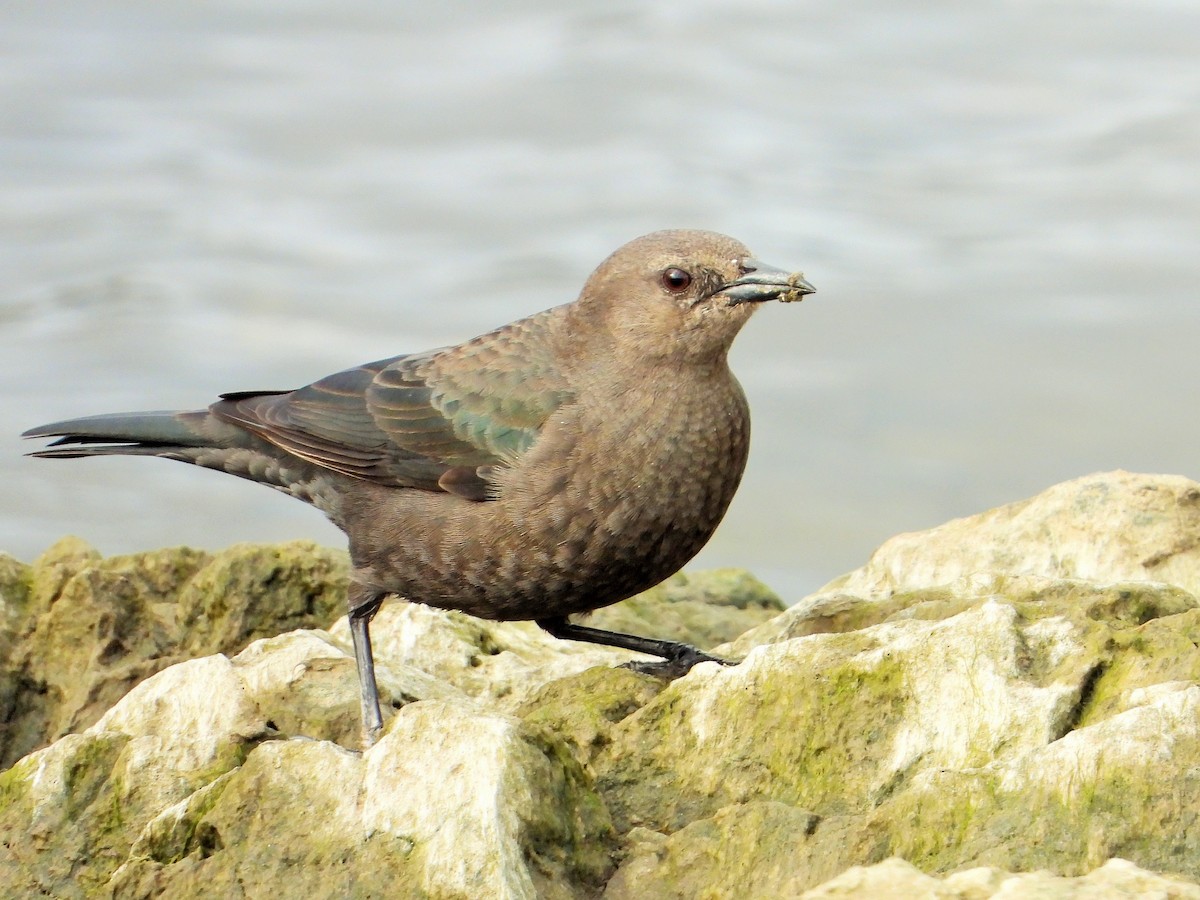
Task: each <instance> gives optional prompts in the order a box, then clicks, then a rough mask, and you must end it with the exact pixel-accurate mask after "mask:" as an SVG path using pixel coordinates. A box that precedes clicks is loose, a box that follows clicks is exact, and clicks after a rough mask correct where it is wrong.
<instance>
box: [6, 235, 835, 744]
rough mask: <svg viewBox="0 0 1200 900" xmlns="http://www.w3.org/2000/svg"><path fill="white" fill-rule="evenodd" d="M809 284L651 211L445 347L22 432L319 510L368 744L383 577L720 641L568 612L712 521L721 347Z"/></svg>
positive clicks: (728, 390)
mask: <svg viewBox="0 0 1200 900" xmlns="http://www.w3.org/2000/svg"><path fill="white" fill-rule="evenodd" d="M812 291H813V288H812V287H811V286H810V285H809V284H808V282H807V281H805V280H804V278H803V276H802V275H800V274H799V273H795V274H789V273H787V272H784V271H782V270H780V269H776V268H773V267H771V266H768V265H765V264H763V263H761V262H759V261H758V260H756V259H754V258H753V257H752V256H751V255H750V252H749V251H748V250H747V249H746V247H744V246H743V245H742V244H740V243H738V242H737V241H735V240H733V239H732V238H728V237H725V236H723V235H719V234H714V233H711V232H705V231H660V232H656V233H654V234H650V235H646V236H645V237H641V238H638V239H637V240H634V241H631V242H630V243H628V244H626V245H625V246H623V247H621V248H620V249H619V250H617V251H616V252H615V253H613V254H612V256H610V257H609V258H608V259H606V260H605V261H604V262H603V263H601V264H600V267H599V268H597V269H596V271H595V272H593V273H592V275H591V277H590V278H589V279H588V280H587V283H586V284H585V285H584V287H583V291H582V293H581V294H580V295H579V298H578V299H577V300H575V301H574V302H573V303H568V304H566V305H564V306H559V307H555V308H554V309H549V310H546V311H545V312H541V313H538V314H536V315H533V316H530V317H529V318H526V319H521V320H519V321H517V322H513V323H512V324H510V325H505V326H504V327H502V328H498V329H496V330H495V331H492V332H489V333H488V334H485V335H482V336H481V337H477V338H475V339H473V340H470V341H467V342H466V343H463V344H459V345H457V346H454V347H444V348H441V349H438V350H430V351H428V352H425V353H418V354H412V355H408V356H397V357H393V358H391V359H385V360H381V361H379V362H373V363H367V364H366V365H362V366H359V367H358V368H355V369H349V370H347V371H344V372H339V373H337V374H336V375H330V376H329V377H327V378H323V379H321V380H320V381H317V382H315V383H313V384H310V385H308V386H307V387H303V388H300V389H298V390H294V391H243V392H238V393H232V394H223V395H221V399H220V400H218V401H217V402H216V403H214V404H212V406H210V407H208V409H206V410H198V411H188V412H154V413H118V414H113V415H102V416H92V417H87V418H82V419H72V420H69V421H65V422H56V423H53V424H50V425H42V426H40V427H37V428H33V429H30V430H29V431H27V432H25V436H26V437H57V438H58V440H56V441H54V442H53V443H52V444H50V445H49V447H50V449H45V450H41V451H38V452H36V453H33V454H31V455H32V456H41V457H52V458H70V457H80V456H105V455H111V454H132V455H141V456H161V457H164V458H167V459H177V460H181V461H183V462H189V463H194V464H196V465H199V466H204V467H207V468H212V469H219V470H221V471H223V472H228V473H229V474H231V475H237V476H240V477H242V478H248V479H250V480H252V481H257V482H261V483H263V484H266V485H269V486H271V487H274V488H277V489H278V490H281V491H283V492H285V493H288V494H291V495H292V496H293V497H296V498H298V499H300V500H303V501H305V502H306V503H311V504H312V505H314V506H316V507H317V508H318V509H320V510H321V511H322V512H324V513H325V514H326V515H327V516H328V517H329V519H330V520H331V521H333V522H334V524H336V525H337V526H338V527H339V528H341V529H342V530H343V531H345V532H346V534H347V536H348V538H349V543H350V558H351V561H352V571H351V578H350V587H349V596H348V605H349V618H350V632H351V635H352V636H353V640H354V654H355V658H356V661H357V663H358V671H359V680H360V687H361V697H362V716H363V729H364V739H365V741H366V743H367V745H370V744H371V743H373V742H374V740H375V739H376V738H377V737H378V735H379V733H380V730H381V728H382V718H381V716H380V710H379V698H378V690H377V688H376V684H375V671H374V663H373V660H372V655H371V639H370V632H369V624H370V621H371V618H372V617H373V616H374V615H375V613H376V612H377V611H378V610H379V607H380V605H381V604H382V603H383V601H384V599H385V598H386V597H387V596H388V595H390V594H396V595H399V596H401V597H404V598H405V599H407V600H411V601H418V602H420V603H426V604H429V605H430V606H436V607H439V608H442V609H459V610H462V611H464V612H467V613H470V614H471V615H474V616H479V617H482V618H486V619H500V620H514V619H533V620H534V621H536V622H537V623H538V625H540V626H541V627H542V628H544V629H545V630H546V631H548V632H549V633H550V634H552V635H554V636H555V637H558V638H565V639H570V640H578V641H590V642H594V643H598V644H608V645H611V646H616V647H622V648H625V649H627V650H633V651H637V652H640V653H646V654H650V655H652V656H658V657H661V658H662V659H663V660H664V662H661V663H655V664H641V665H640V666H638V668H640V669H641V670H643V671H651V670H653V671H657V672H660V673H662V674H666V675H669V676H675V675H679V674H682V673H684V672H686V671H687V670H688V669H690V668H691V666H693V665H694V664H696V663H697V662H702V661H716V662H723V661H722V660H716V659H715V658H714V657H711V656H709V655H707V654H705V653H703V652H701V651H699V650H697V649H696V648H695V647H691V646H689V645H687V644H681V643H676V642H672V641H662V640H653V639H650V638H644V637H638V636H636V635H627V634H620V633H617V632H610V631H603V630H600V629H597V628H588V627H585V626H582V625H578V624H575V623H572V622H570V621H569V620H568V617H569V616H571V615H572V614H575V613H581V612H585V611H588V610H593V609H597V608H599V607H602V606H607V605H609V604H611V603H616V602H618V601H620V600H624V599H625V598H626V597H630V596H632V595H634V594H636V593H638V592H640V591H643V590H645V589H647V588H649V587H652V586H653V585H655V584H657V583H658V582H660V581H662V580H663V579H664V578H666V577H667V576H669V575H671V574H672V573H674V572H675V571H677V570H678V569H679V568H680V567H681V566H683V564H684V563H686V562H687V561H688V560H689V559H691V558H692V557H693V556H694V555H695V554H696V553H697V551H699V550H700V548H701V547H703V546H704V544H705V542H707V541H708V539H709V537H710V536H711V535H712V533H713V531H714V529H715V528H716V527H717V524H718V523H719V522H720V521H721V518H722V516H724V514H725V510H726V508H727V507H728V506H729V502H730V500H732V499H733V494H734V491H735V490H736V489H737V486H738V482H739V481H740V480H741V477H742V470H743V469H744V468H745V465H746V455H747V451H748V448H749V437H750V416H749V410H748V408H747V405H746V398H745V395H744V394H743V393H742V389H741V387H740V386H739V385H738V383H737V380H736V379H735V378H734V377H733V373H732V372H730V370H729V365H728V362H727V358H726V357H727V353H728V350H729V347H730V345H731V344H732V342H733V339H734V337H735V336H736V335H737V333H738V332H739V331H740V330H741V328H742V326H743V325H745V324H746V321H747V320H748V319H749V318H750V316H751V314H752V313H753V312H754V311H755V310H756V309H757V308H758V304H759V303H761V302H762V301H767V300H772V299H782V300H798V299H800V297H801V296H802V295H804V294H809V293H812Z"/></svg>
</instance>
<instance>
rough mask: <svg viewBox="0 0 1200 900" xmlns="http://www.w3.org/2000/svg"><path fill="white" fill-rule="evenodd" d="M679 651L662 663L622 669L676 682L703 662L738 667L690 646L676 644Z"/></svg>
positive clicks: (623, 667)
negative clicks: (675, 680)
mask: <svg viewBox="0 0 1200 900" xmlns="http://www.w3.org/2000/svg"><path fill="white" fill-rule="evenodd" d="M675 647H676V648H677V649H675V650H674V652H672V654H671V656H670V657H668V658H667V659H664V660H662V661H661V662H659V661H655V662H627V663H625V664H624V665H623V666H621V668H622V669H631V670H632V671H634V672H638V673H640V674H642V675H653V676H654V677H655V678H666V679H668V680H674V679H676V678H681V677H683V676H684V675H686V674H687V673H688V672H690V671H691V670H692V666H694V665H696V664H697V663H702V662H715V663H720V664H721V665H723V666H736V665H737V663H736V662H734V661H732V660H728V659H721V658H720V657H719V656H710V655H709V654H707V653H705V652H704V651H703V650H697V649H696V648H695V647H693V646H691V645H689V644H676V645H675Z"/></svg>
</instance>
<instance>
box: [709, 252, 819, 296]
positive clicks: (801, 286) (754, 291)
mask: <svg viewBox="0 0 1200 900" xmlns="http://www.w3.org/2000/svg"><path fill="white" fill-rule="evenodd" d="M742 268H743V269H745V270H746V274H745V275H742V276H741V277H740V278H736V279H734V280H733V281H731V282H729V284H727V285H725V287H723V288H721V289H720V290H719V291H717V293H718V294H720V295H721V296H723V297H728V298H729V305H730V306H736V305H737V304H739V303H762V302H763V301H765V300H774V299H776V298H779V299H780V300H782V301H783V302H784V303H790V302H792V301H794V300H799V299H800V298H801V297H803V296H804V295H805V294H814V293H816V290H817V289H816V288H815V287H813V286H812V285H811V284H809V283H808V282H807V281H805V280H804V274H803V273H802V272H785V271H784V270H783V269H777V268H775V267H774V266H768V265H767V264H766V263H765V262H760V261H759V260H757V259H744V260H742Z"/></svg>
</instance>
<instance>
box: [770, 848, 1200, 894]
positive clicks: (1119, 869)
mask: <svg viewBox="0 0 1200 900" xmlns="http://www.w3.org/2000/svg"><path fill="white" fill-rule="evenodd" d="M777 896H782V895H777ZM799 897H800V900H833V898H835V897H855V898H867V897H870V898H872V900H911V898H913V897H928V898H931V900H1027V898H1037V900H1111V898H1115V897H1142V898H1146V900H1150V898H1156V900H1194V898H1200V887H1198V886H1196V885H1194V884H1189V883H1187V882H1184V881H1179V880H1177V879H1174V878H1166V877H1163V876H1162V875H1155V874H1154V873H1153V872H1146V871H1144V870H1142V869H1139V868H1138V867H1137V866H1135V865H1133V863H1131V862H1128V861H1127V860H1123V859H1111V860H1109V861H1108V862H1107V863H1105V864H1104V865H1103V866H1101V867H1100V868H1098V869H1096V870H1095V871H1093V872H1089V873H1088V874H1087V875H1083V876H1080V877H1078V878H1062V877H1058V876H1055V875H1052V874H1051V873H1049V872H1030V873H1027V874H1022V875H1015V874H1012V873H1010V872H1002V871H1000V870H999V869H989V868H979V869H967V870H966V871H963V872H955V873H954V874H953V875H949V876H947V877H946V878H945V879H942V880H938V879H936V878H930V877H929V876H928V875H925V874H923V873H922V872H921V871H920V870H919V869H917V868H916V867H914V866H911V865H909V864H908V863H906V862H904V860H901V859H895V858H893V859H888V860H884V861H883V862H881V863H877V864H876V865H873V866H854V867H852V868H850V869H848V870H847V871H846V872H845V873H843V874H842V875H839V876H838V877H837V878H834V879H831V880H830V881H827V882H825V883H824V884H822V885H819V886H818V887H815V888H813V889H812V890H809V891H805V892H804V893H803V894H801V895H799Z"/></svg>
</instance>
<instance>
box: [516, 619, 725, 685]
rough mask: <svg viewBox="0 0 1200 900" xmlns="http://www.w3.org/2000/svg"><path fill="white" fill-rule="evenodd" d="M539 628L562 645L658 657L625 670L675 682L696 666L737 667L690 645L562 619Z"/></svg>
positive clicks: (544, 622) (545, 621)
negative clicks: (572, 643) (595, 646)
mask: <svg viewBox="0 0 1200 900" xmlns="http://www.w3.org/2000/svg"><path fill="white" fill-rule="evenodd" d="M537 623H538V625H540V626H541V627H542V628H543V629H544V630H546V631H548V632H549V633H550V634H552V635H554V637H556V638H561V639H562V640H565V641H586V642H587V643H589V644H604V645H606V646H609V647H620V648H622V649H624V650H633V651H635V652H637V653H647V654H649V655H650V656H661V657H662V658H663V662H658V663H652V662H630V663H626V664H625V668H628V669H633V671H635V672H641V673H643V674H645V675H659V676H662V677H666V678H678V677H680V676H681V675H686V674H687V673H688V671H689V670H690V669H691V668H692V666H694V665H696V663H702V662H715V663H720V664H721V665H723V666H732V665H736V663H733V662H730V661H729V660H727V659H720V658H718V657H716V656H709V655H708V654H707V653H705V652H704V651H703V650H697V649H696V648H695V647H693V646H692V645H691V644H682V643H680V642H678V641H660V640H656V639H654V638H645V637H639V636H638V635H636V634H622V633H621V632H619V631H605V630H604V629H602V628H588V627H587V626H585V625H576V624H575V623H573V622H568V621H567V619H566V617H565V616H560V617H558V618H554V619H538V620H537Z"/></svg>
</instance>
